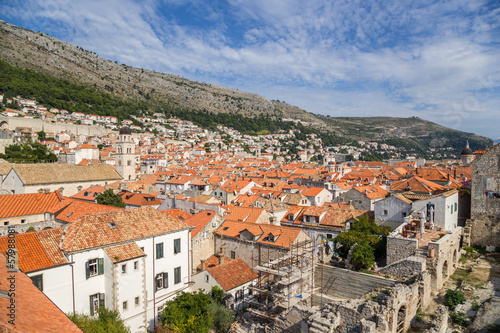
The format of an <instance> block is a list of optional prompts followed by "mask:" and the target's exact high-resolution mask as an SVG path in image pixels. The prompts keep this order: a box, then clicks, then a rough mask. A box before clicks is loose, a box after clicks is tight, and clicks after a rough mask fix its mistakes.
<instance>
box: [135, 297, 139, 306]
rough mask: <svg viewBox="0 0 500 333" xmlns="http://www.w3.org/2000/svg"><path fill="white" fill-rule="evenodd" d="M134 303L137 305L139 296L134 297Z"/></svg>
mask: <svg viewBox="0 0 500 333" xmlns="http://www.w3.org/2000/svg"><path fill="white" fill-rule="evenodd" d="M134 303H135V305H136V306H137V305H139V297H136V298H135V300H134Z"/></svg>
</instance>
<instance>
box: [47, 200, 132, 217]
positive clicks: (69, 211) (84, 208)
mask: <svg viewBox="0 0 500 333" xmlns="http://www.w3.org/2000/svg"><path fill="white" fill-rule="evenodd" d="M117 209H123V208H118V207H113V206H107V205H101V204H97V203H94V202H88V201H83V200H76V199H71V198H66V199H65V200H64V201H62V202H61V203H59V204H58V205H57V206H54V207H52V208H51V209H50V210H48V212H49V213H52V214H54V217H55V218H56V220H59V221H63V222H66V223H69V222H73V221H74V220H76V219H77V218H79V217H80V216H82V215H85V214H89V213H95V212H105V211H109V210H117Z"/></svg>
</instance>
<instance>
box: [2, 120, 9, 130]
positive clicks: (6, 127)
mask: <svg viewBox="0 0 500 333" xmlns="http://www.w3.org/2000/svg"><path fill="white" fill-rule="evenodd" d="M8 128H9V123H8V122H7V121H6V120H2V121H0V130H6V129H8Z"/></svg>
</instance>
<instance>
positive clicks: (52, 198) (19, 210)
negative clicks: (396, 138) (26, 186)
mask: <svg viewBox="0 0 500 333" xmlns="http://www.w3.org/2000/svg"><path fill="white" fill-rule="evenodd" d="M61 200H62V198H61V195H60V194H59V191H55V192H50V193H30V194H9V195H0V218H8V217H14V216H26V215H36V214H43V213H45V212H46V211H48V210H49V209H50V208H52V207H54V206H56V205H57V204H59V203H60V202H61Z"/></svg>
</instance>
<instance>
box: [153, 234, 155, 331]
mask: <svg viewBox="0 0 500 333" xmlns="http://www.w3.org/2000/svg"><path fill="white" fill-rule="evenodd" d="M155 258H156V257H155V236H153V318H154V325H153V326H156V272H155V261H156V259H155Z"/></svg>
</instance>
